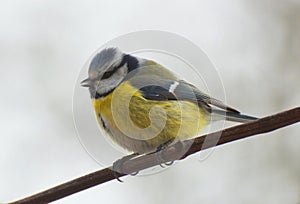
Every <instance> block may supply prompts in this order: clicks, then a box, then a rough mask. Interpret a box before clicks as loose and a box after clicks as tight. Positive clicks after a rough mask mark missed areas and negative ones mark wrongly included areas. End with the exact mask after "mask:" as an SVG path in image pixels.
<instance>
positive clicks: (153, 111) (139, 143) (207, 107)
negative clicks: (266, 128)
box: [81, 47, 257, 155]
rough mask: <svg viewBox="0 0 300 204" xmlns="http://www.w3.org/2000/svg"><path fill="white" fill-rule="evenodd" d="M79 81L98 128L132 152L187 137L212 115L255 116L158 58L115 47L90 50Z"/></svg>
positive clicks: (156, 148) (232, 118)
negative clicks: (92, 53) (202, 88)
mask: <svg viewBox="0 0 300 204" xmlns="http://www.w3.org/2000/svg"><path fill="white" fill-rule="evenodd" d="M81 86H83V87H87V88H88V89H89V93H90V97H91V99H92V104H93V108H94V111H95V116H96V119H97V121H98V123H99V124H100V126H101V127H102V129H104V131H105V132H106V134H107V135H108V136H109V137H110V138H111V140H112V141H113V142H114V143H116V144H117V145H119V146H120V147H122V148H123V149H125V150H127V151H129V152H132V153H133V154H132V155H143V154H149V153H152V152H157V151H159V150H161V149H163V148H164V147H166V146H168V145H169V144H171V143H175V142H180V141H184V140H187V139H190V138H193V137H195V136H197V135H198V134H199V132H201V130H202V129H203V128H204V127H205V126H207V125H208V124H209V123H210V122H212V121H215V120H221V119H226V120H229V121H233V122H239V123H247V122H251V121H254V120H256V119H257V118H256V117H253V116H249V115H244V114H241V113H240V112H239V111H238V110H236V109H235V108H232V107H230V106H228V105H226V104H224V103H223V102H222V101H220V100H218V99H215V98H213V97H211V96H209V95H208V94H206V93H204V92H202V91H200V90H199V89H198V88H197V87H196V86H194V85H192V84H191V83H188V82H187V81H185V80H183V79H181V78H180V76H177V75H176V74H175V73H173V72H172V71H171V70H170V69H168V68H166V67H164V66H163V65H161V64H159V63H158V62H156V61H154V60H150V59H145V58H141V57H138V56H135V55H132V54H128V53H125V52H122V51H121V50H120V49H119V48H117V47H108V48H104V49H103V50H101V51H100V52H98V53H97V54H95V56H94V57H93V58H92V60H91V62H90V64H89V68H88V78H86V79H84V80H83V81H82V82H81Z"/></svg>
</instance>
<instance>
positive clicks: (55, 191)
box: [11, 107, 300, 204]
mask: <svg viewBox="0 0 300 204" xmlns="http://www.w3.org/2000/svg"><path fill="white" fill-rule="evenodd" d="M299 121H300V107H297V108H294V109H291V110H288V111H284V112H281V113H278V114H276V115H271V116H268V117H265V118H261V119H259V120H256V121H254V122H251V123H247V124H242V125H238V126H235V127H231V128H228V129H225V130H222V131H218V132H214V133H211V134H207V135H204V136H201V137H198V138H196V139H193V140H188V141H184V142H183V143H182V144H181V145H189V144H190V145H191V146H190V148H189V149H188V151H187V152H186V153H185V154H183V156H180V157H179V158H178V156H177V158H176V154H174V151H176V150H177V149H178V148H174V147H175V145H176V144H175V145H173V146H171V147H168V148H166V149H164V150H163V153H162V155H163V158H164V159H165V160H166V161H171V160H175V159H183V158H185V157H187V156H189V155H191V154H194V153H196V152H199V151H200V150H204V149H208V148H211V147H214V146H216V145H222V144H226V143H228V142H232V141H235V140H239V139H243V138H246V137H249V136H253V135H256V134H261V133H266V132H270V131H273V130H276V129H279V128H282V127H285V126H288V125H291V124H294V123H297V122H299ZM174 155H175V156H174ZM177 155H178V154H177ZM181 155H182V154H181ZM157 157H158V155H157V153H156V154H150V155H144V156H141V157H137V158H135V159H132V160H129V161H126V162H125V163H124V164H123V170H124V172H128V173H132V172H136V171H139V170H142V169H146V168H149V167H152V166H155V165H158V164H159V163H160V162H159V161H158V159H157ZM124 175H125V174H120V175H119V177H122V176H124ZM113 179H115V176H114V174H113V171H112V170H111V169H110V168H105V169H102V170H99V171H96V172H93V173H90V174H88V175H85V176H82V177H79V178H76V179H74V180H71V181H69V182H66V183H63V184H60V185H58V186H56V187H53V188H51V189H48V190H45V191H42V192H40V193H37V194H35V195H32V196H29V197H27V198H24V199H22V200H18V201H15V202H12V203H11V204H17V203H22V204H24V203H48V202H51V201H55V200H58V199H60V198H64V197H66V196H69V195H71V194H74V193H77V192H79V191H82V190H85V189H88V188H90V187H93V186H96V185H99V184H102V183H105V182H107V181H110V180H113Z"/></svg>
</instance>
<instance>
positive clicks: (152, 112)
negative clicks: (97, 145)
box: [94, 96, 208, 154]
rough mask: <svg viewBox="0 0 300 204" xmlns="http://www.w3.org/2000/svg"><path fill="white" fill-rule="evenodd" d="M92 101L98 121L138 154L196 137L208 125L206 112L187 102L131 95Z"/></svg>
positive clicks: (113, 138)
mask: <svg viewBox="0 0 300 204" xmlns="http://www.w3.org/2000/svg"><path fill="white" fill-rule="evenodd" d="M123 99H124V98H119V99H118V100H112V97H111V96H108V97H106V98H105V99H99V100H98V99H96V100H94V108H95V111H96V116H97V119H98V122H99V123H100V124H102V125H101V126H102V127H103V128H104V129H105V130H106V132H107V133H108V135H109V136H110V137H111V138H112V140H113V141H115V142H116V143H117V144H118V145H120V146H121V147H123V148H125V149H127V150H129V151H133V152H136V153H139V154H143V153H148V152H153V151H155V150H156V149H157V148H158V147H159V146H160V145H162V144H165V143H167V142H171V141H174V142H176V141H183V140H186V139H189V138H192V137H194V136H196V135H197V134H198V133H199V132H200V130H201V129H202V128H203V127H204V126H206V125H207V123H208V122H207V114H206V112H205V111H203V110H202V109H200V108H199V107H198V106H197V105H196V104H194V103H192V102H189V101H175V100H170V101H151V100H145V99H144V98H143V97H140V96H133V97H132V98H131V99H130V101H129V103H128V101H125V100H123Z"/></svg>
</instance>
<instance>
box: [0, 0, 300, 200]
mask: <svg viewBox="0 0 300 204" xmlns="http://www.w3.org/2000/svg"><path fill="white" fill-rule="evenodd" d="M0 26H1V32H0V67H1V69H0V70H1V71H0V77H1V84H2V85H1V86H0V92H1V100H0V103H1V106H0V111H1V114H0V120H1V143H0V202H8V201H12V200H15V199H18V198H21V197H24V196H28V195H30V194H33V193H36V192H39V191H41V190H44V189H47V188H49V187H53V186H55V185H57V184H60V183H62V182H65V181H68V180H70V179H73V178H75V177H78V176H81V175H84V174H87V173H90V172H92V171H95V170H97V169H99V168H101V167H100V166H99V165H98V164H97V163H96V162H95V161H94V160H93V159H92V158H91V157H90V156H89V155H88V154H87V153H86V151H85V150H84V148H83V147H82V146H81V144H80V142H79V140H78V138H77V136H76V131H75V127H74V124H73V115H72V97H73V89H74V87H75V83H76V80H77V76H78V74H79V72H80V69H81V68H82V66H83V65H84V63H85V62H86V60H87V59H88V58H89V57H90V55H91V54H92V53H93V52H94V51H95V50H96V49H98V48H99V47H100V46H101V45H102V44H104V43H105V42H107V41H109V40H111V39H113V38H115V37H117V36H119V35H122V34H125V33H128V32H132V31H137V30H143V29H155V30H164V31H170V32H174V33H177V34H179V35H182V36H184V37H186V38H188V39H190V40H191V41H193V42H194V43H195V44H196V45H198V46H199V47H200V48H202V49H203V50H204V51H205V52H206V54H207V55H208V56H209V57H210V59H211V60H212V61H213V63H214V64H215V65H216V67H217V69H218V71H219V73H220V75H221V76H222V81H223V84H224V88H225V90H226V98H227V103H228V104H230V105H232V106H233V107H237V108H238V109H240V110H241V111H242V112H246V113H248V114H251V115H255V116H259V117H262V116H266V115H269V114H273V113H276V112H280V111H283V110H286V109H289V108H293V107H296V106H299V104H300V94H299V87H300V80H299V79H300V57H299V56H300V38H299V36H300V1H299V0H260V1H258V0H242V1H241V0H228V1H226V2H225V1H221V0H213V1H208V0H204V1H196V0H193V1H192V0H187V1H180V0H172V1H171V0H166V1H158V0H153V1H146V0H143V1H141V0H135V1H133V0H128V1H116V0H110V1H108V0H102V1H96V0H94V1H93V0H86V1H68V0H64V1H58V0H52V1H37V0H29V1H21V0H19V1H17V0H11V1H2V2H1V7H0ZM215 97H217V96H215ZM299 131H300V126H299V124H298V125H292V126H289V127H286V128H284V129H281V130H278V131H275V132H271V133H268V134H264V135H261V136H256V137H253V138H249V139H245V140H242V141H238V142H234V143H230V144H226V145H223V146H220V147H217V148H215V151H214V152H213V154H211V155H210V156H209V157H208V158H207V159H205V160H204V161H199V158H198V155H197V154H196V155H194V156H191V157H189V158H187V159H185V160H184V161H181V162H178V163H177V164H176V165H174V166H173V167H172V168H169V169H168V170H166V171H163V172H161V173H159V174H156V175H152V176H143V177H141V176H140V177H139V176H138V177H131V176H128V177H126V178H124V181H125V182H124V183H122V184H121V183H119V182H117V181H111V182H108V183H105V184H104V185H100V186H97V187H94V188H91V189H88V190H85V191H83V192H80V193H77V194H75V195H72V196H69V197H66V198H64V199H61V200H59V201H56V202H55V203H64V204H65V203H99V202H107V203H124V204H125V203H272V204H274V203H299V202H300V201H299V200H300V198H299V197H300V173H299V172H300V163H299V155H300V148H299V144H300V137H299Z"/></svg>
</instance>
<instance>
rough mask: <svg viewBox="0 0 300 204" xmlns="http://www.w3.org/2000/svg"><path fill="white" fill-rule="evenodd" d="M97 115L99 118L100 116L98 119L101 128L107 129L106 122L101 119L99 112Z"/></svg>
mask: <svg viewBox="0 0 300 204" xmlns="http://www.w3.org/2000/svg"><path fill="white" fill-rule="evenodd" d="M98 116H99V118H100V121H101V124H102V126H103V128H104V129H105V130H106V131H108V128H107V126H106V124H105V121H104V120H103V118H102V116H101V114H100V113H99V114H98Z"/></svg>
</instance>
